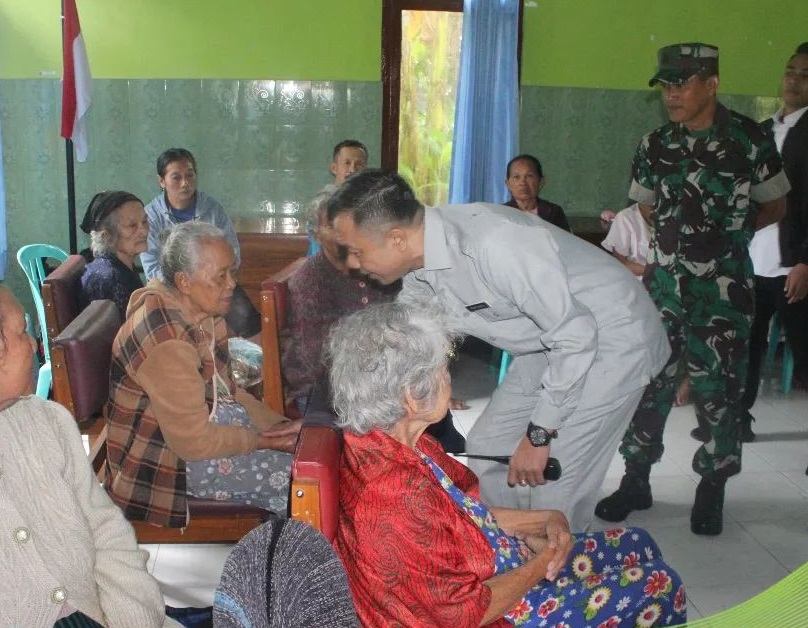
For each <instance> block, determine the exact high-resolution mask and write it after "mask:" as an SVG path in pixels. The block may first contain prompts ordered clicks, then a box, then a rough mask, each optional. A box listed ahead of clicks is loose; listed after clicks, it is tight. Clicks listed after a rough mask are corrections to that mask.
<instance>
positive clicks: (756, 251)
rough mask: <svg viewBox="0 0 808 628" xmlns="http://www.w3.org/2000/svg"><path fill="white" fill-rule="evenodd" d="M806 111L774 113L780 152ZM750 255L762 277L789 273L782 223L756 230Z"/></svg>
mask: <svg viewBox="0 0 808 628" xmlns="http://www.w3.org/2000/svg"><path fill="white" fill-rule="evenodd" d="M806 111H808V107H803V108H802V109H797V110H796V111H794V112H792V113H790V114H788V115H787V116H784V115H783V110H782V109H781V110H780V111H778V112H777V113H776V114H774V117H773V118H772V121H773V123H774V125H773V127H772V131H773V133H774V142H775V144H777V150H778V151H779V152H780V153H782V152H783V144H784V143H785V141H786V136H787V135H788V132H789V131H790V130H791V127H793V126H794V125H795V124H797V122H799V119H800V118H801V117H802V115H803V114H804V113H805V112H806ZM749 256H750V257H751V258H752V265H753V266H754V268H755V274H756V275H759V276H760V277H780V276H782V275H788V273H789V271H790V270H791V268H786V267H784V266H782V265H781V261H782V260H781V259H780V225H779V224H778V223H774V224H771V225H766V226H765V227H763V229H761V230H760V231H756V232H755V235H754V237H753V238H752V241H751V242H750V243H749Z"/></svg>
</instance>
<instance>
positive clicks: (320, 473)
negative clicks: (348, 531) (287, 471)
mask: <svg viewBox="0 0 808 628" xmlns="http://www.w3.org/2000/svg"><path fill="white" fill-rule="evenodd" d="M341 457H342V432H341V431H340V430H339V429H338V428H335V427H327V426H324V425H305V424H304V426H303V428H302V429H301V430H300V438H299V439H298V442H297V448H296V449H295V454H294V457H293V459H292V481H291V499H290V501H289V509H290V513H291V516H292V518H293V519H298V520H300V521H305V522H306V523H308V524H309V525H311V526H313V527H314V528H317V529H318V530H320V532H322V533H323V535H324V536H325V537H326V538H327V539H328V540H329V541H333V540H334V537H335V536H336V533H337V524H338V522H339V469H340V459H341Z"/></svg>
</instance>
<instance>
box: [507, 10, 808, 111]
mask: <svg viewBox="0 0 808 628" xmlns="http://www.w3.org/2000/svg"><path fill="white" fill-rule="evenodd" d="M806 16H808V4H806V2H805V0H781V1H778V2H776V3H768V2H763V1H761V0H731V1H728V0H676V1H675V2H671V1H670V0H525V11H524V39H523V51H522V60H523V66H522V82H523V84H525V85H545V86H566V87H595V88H607V89H643V88H647V86H648V79H649V78H650V77H651V76H652V75H653V72H654V66H655V62H656V52H657V50H658V49H659V48H660V47H661V46H665V45H668V44H671V43H676V42H682V41H705V42H707V43H711V44H715V45H717V46H718V47H719V48H720V50H721V88H720V91H721V92H723V93H728V94H749V95H756V96H773V95H775V94H776V93H777V89H778V86H779V81H780V77H781V76H782V75H781V73H780V72H781V69H782V68H783V67H785V60H786V58H787V57H788V55H789V53H791V52H792V51H793V50H794V48H795V46H796V44H798V43H799V42H801V41H805V40H806V39H808V31H807V30H806V28H805V24H806V20H805V18H806Z"/></svg>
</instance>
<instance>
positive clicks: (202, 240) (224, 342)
mask: <svg viewBox="0 0 808 628" xmlns="http://www.w3.org/2000/svg"><path fill="white" fill-rule="evenodd" d="M160 268H161V271H162V277H163V279H162V280H159V279H153V280H152V281H150V282H149V283H148V285H147V286H146V287H145V288H142V289H140V290H138V291H137V292H135V293H134V294H133V295H132V298H131V300H130V302H129V309H128V311H127V317H126V322H125V323H124V324H123V326H122V327H121V329H120V331H119V332H118V335H117V337H116V338H115V342H114V344H113V348H112V365H111V373H110V394H109V404H108V407H107V426H108V437H107V465H106V477H105V486H106V488H107V490H108V491H109V493H110V495H111V496H112V499H113V500H114V501H115V503H117V504H118V505H119V506H120V507H121V508H122V509H123V511H124V513H125V515H126V517H127V519H130V520H142V521H149V522H151V523H154V524H156V525H164V526H171V527H183V526H185V525H186V524H187V513H188V510H187V504H186V495H188V494H190V495H194V496H197V497H204V498H207V499H219V500H234V501H239V502H244V503H247V504H254V505H256V506H261V507H264V508H267V509H270V510H273V511H275V512H279V513H284V512H285V511H286V501H287V491H288V482H289V468H290V463H291V456H290V455H289V452H291V451H293V448H294V444H295V442H296V439H297V434H298V432H299V430H300V422H299V421H293V422H290V421H289V420H287V419H286V418H285V417H283V416H281V415H278V414H276V413H274V412H272V411H271V410H269V409H268V408H267V407H266V406H264V405H263V404H262V403H261V402H259V401H258V400H257V399H256V398H255V397H253V396H252V395H250V394H249V393H247V392H246V391H244V390H241V389H240V388H237V387H236V386H235V385H234V384H233V381H232V378H231V374H230V363H229V352H228V328H227V325H226V324H225V321H224V318H223V316H224V314H225V313H227V311H228V309H229V308H230V303H231V301H232V299H233V289H234V287H235V285H236V281H235V272H236V261H235V256H234V254H233V249H232V247H231V246H230V244H229V243H228V241H227V238H226V237H225V234H224V233H223V232H222V230H221V229H219V228H218V227H215V226H213V225H210V224H207V223H196V222H188V223H183V224H181V225H177V226H176V227H174V228H173V229H171V231H169V232H168V237H167V239H166V241H165V242H164V244H163V247H162V252H161V255H160Z"/></svg>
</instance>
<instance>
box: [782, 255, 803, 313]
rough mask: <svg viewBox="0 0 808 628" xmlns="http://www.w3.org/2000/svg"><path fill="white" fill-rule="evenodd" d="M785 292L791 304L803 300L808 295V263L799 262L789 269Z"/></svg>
mask: <svg viewBox="0 0 808 628" xmlns="http://www.w3.org/2000/svg"><path fill="white" fill-rule="evenodd" d="M784 292H785V294H786V299H788V302H789V304H791V303H796V302H797V301H802V300H803V299H804V298H805V296H806V295H808V264H797V265H796V266H794V268H792V269H791V271H789V273H788V275H787V276H786V285H785V288H784Z"/></svg>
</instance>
